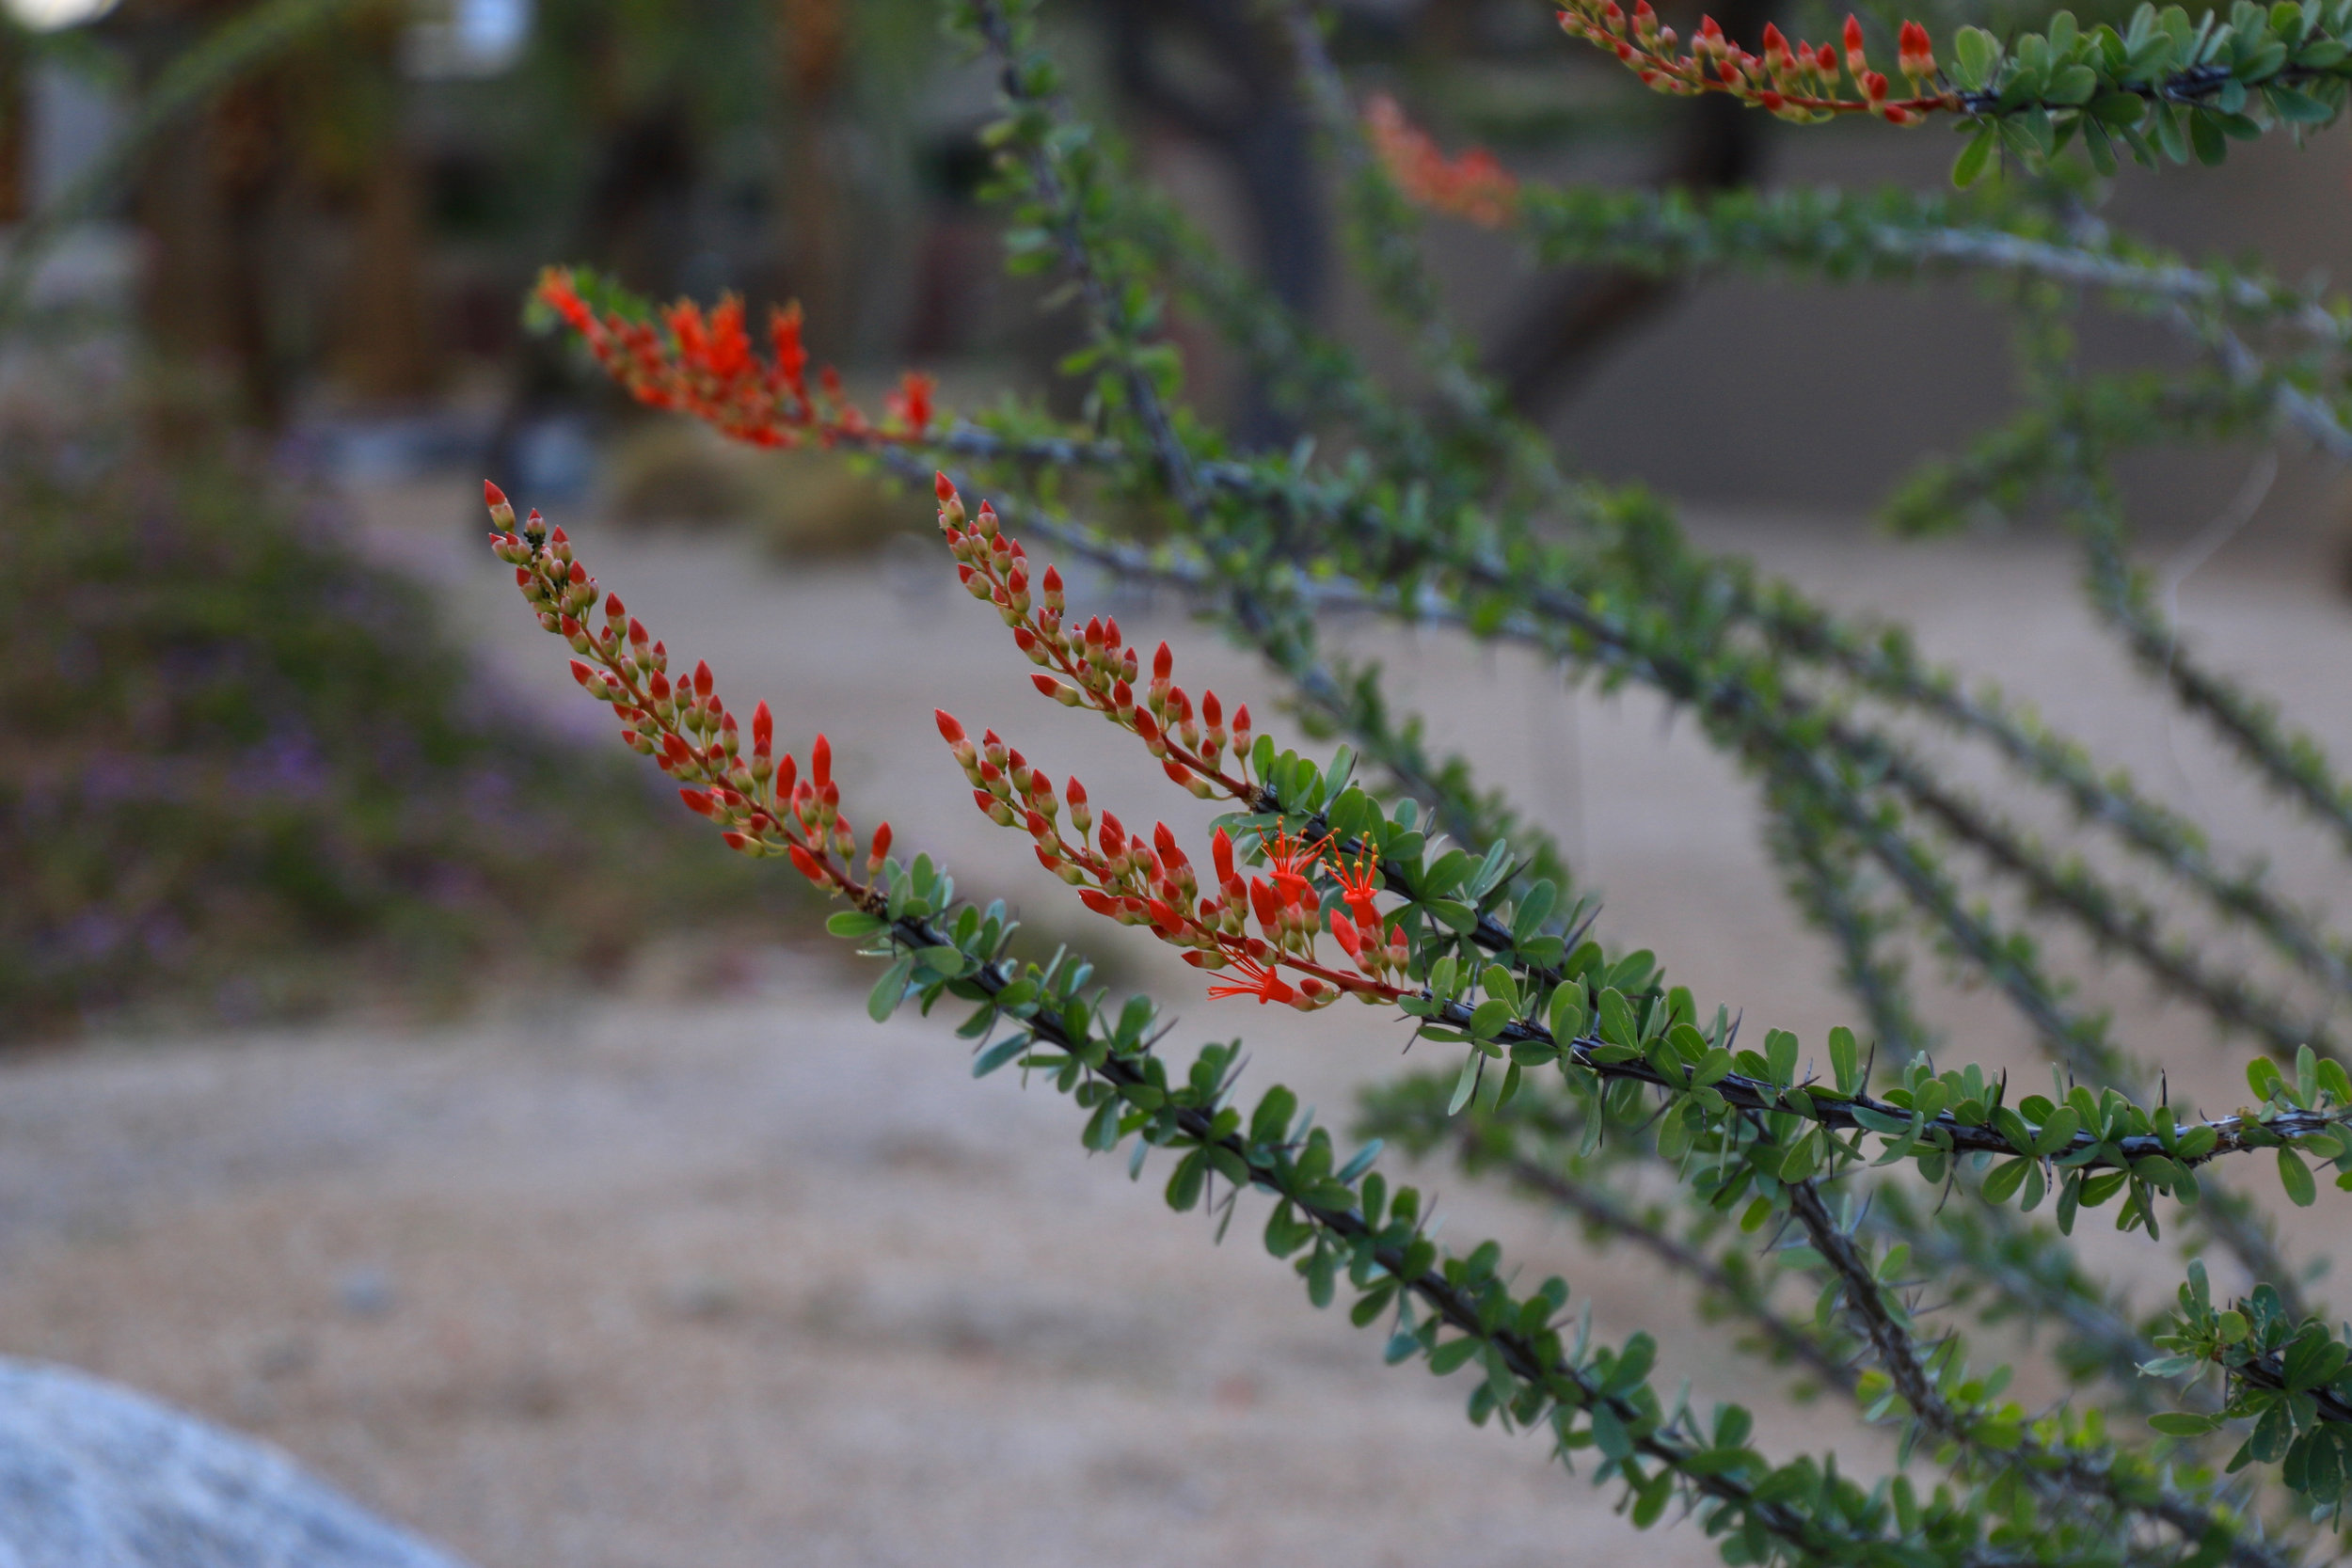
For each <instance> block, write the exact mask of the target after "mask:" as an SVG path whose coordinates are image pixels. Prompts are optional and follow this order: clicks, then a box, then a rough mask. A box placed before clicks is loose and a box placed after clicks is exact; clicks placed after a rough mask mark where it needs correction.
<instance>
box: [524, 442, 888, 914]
mask: <svg viewBox="0 0 2352 1568" xmlns="http://www.w3.org/2000/svg"><path fill="white" fill-rule="evenodd" d="M482 494H483V499H484V500H485V502H486V503H487V504H488V506H489V508H490V521H491V522H492V523H493V524H495V525H496V526H497V529H498V531H497V532H495V533H493V534H491V535H490V548H491V550H492V551H493V552H494V553H495V554H496V555H497V556H498V558H499V559H500V560H501V561H503V562H508V563H509V564H511V565H512V566H513V567H514V568H515V584H516V587H517V588H519V589H521V590H522V594H523V597H524V598H525V599H527V600H528V601H530V603H531V605H532V608H533V609H534V610H537V611H538V613H539V624H540V625H541V626H544V627H546V628H547V629H548V631H550V632H553V633H555V634H556V635H558V636H560V637H562V638H563V639H564V641H567V642H569V643H570V644H571V645H572V651H573V652H575V653H577V654H579V655H580V656H581V657H580V658H575V659H574V660H572V678H573V679H574V680H576V681H578V682H579V683H580V686H581V687H582V688H583V689H586V690H587V692H588V694H589V695H590V696H593V697H595V698H596V700H597V701H599V702H604V703H610V704H612V712H613V716H614V717H615V718H617V719H619V720H620V721H621V722H622V724H623V725H624V726H626V727H625V728H624V729H623V730H622V731H621V739H622V740H623V741H624V742H626V743H627V744H628V747H629V748H630V749H631V750H632V751H635V752H638V753H639V754H640V755H643V756H649V757H651V758H653V759H654V763H655V765H656V766H657V767H659V768H660V769H661V770H662V771H663V772H665V773H667V774H669V775H670V776H671V777H672V778H675V779H678V780H681V781H683V783H684V784H685V785H686V786H687V787H684V788H681V789H680V790H679V791H678V797H679V799H681V800H684V801H685V802H686V804H687V805H688V807H690V808H691V809H692V810H693V811H695V812H697V813H699V814H700V815H702V816H707V817H708V818H710V819H711V820H712V821H713V822H716V823H718V824H719V826H720V828H721V829H722V830H723V832H722V834H721V836H722V837H723V838H724V839H725V841H726V844H727V847H729V848H731V849H736V850H739V851H740V852H742V853H744V854H747V855H778V854H780V855H787V856H789V857H790V858H791V861H792V863H793V864H794V865H795V866H797V867H798V868H799V869H800V872H801V875H803V877H806V878H807V879H809V880H810V881H812V882H815V883H816V884H817V885H818V887H821V888H824V889H825V890H827V891H828V892H837V893H842V894H846V895H849V896H850V897H852V898H854V899H857V900H858V901H859V902H860V903H869V902H872V901H873V900H872V899H871V897H870V895H869V894H868V892H867V890H866V886H865V885H864V884H863V883H861V882H859V881H858V880H857V879H854V878H853V877H851V875H850V864H851V863H852V862H853V861H854V859H855V857H856V854H857V835H856V834H855V833H854V832H852V831H851V830H850V821H849V818H847V817H845V816H842V815H841V786H840V785H839V784H836V783H835V782H834V778H833V748H832V746H831V745H829V744H828V743H827V742H826V740H825V737H824V736H821V735H820V736H818V737H817V740H816V744H814V745H813V746H811V747H810V748H809V766H808V773H807V776H806V777H803V776H802V775H801V772H800V767H799V764H798V763H797V761H796V760H795V759H794V758H793V756H792V754H791V753H790V752H786V753H785V755H784V756H783V757H782V758H781V759H779V758H777V757H776V756H775V755H774V754H773V751H774V741H775V721H774V720H773V719H772V718H771V716H770V714H769V712H768V705H767V704H766V703H764V702H763V703H761V704H760V705H758V706H757V707H755V708H754V709H753V710H752V726H751V727H752V744H751V754H750V755H749V756H748V757H747V756H745V755H744V754H743V744H742V734H741V726H740V724H739V722H738V721H737V718H736V716H735V715H734V714H733V713H731V712H729V711H728V710H727V706H726V705H725V704H724V703H723V702H721V701H720V699H719V692H718V689H717V683H716V681H715V680H714V679H713V678H712V676H711V673H710V666H709V665H708V664H707V663H702V662H697V663H696V664H695V666H694V671H693V673H692V674H691V675H687V676H683V677H681V678H679V679H677V680H675V681H674V680H672V679H671V677H670V651H669V649H668V648H667V647H666V646H664V645H663V644H662V643H660V642H658V641H653V640H652V639H651V637H650V636H649V635H648V634H647V632H646V630H645V627H644V623H642V622H640V621H639V620H638V619H637V617H635V616H634V615H631V614H630V613H629V612H628V607H627V606H625V605H623V604H622V603H621V600H620V596H619V595H618V594H606V595H605V596H604V612H603V616H602V624H601V625H597V626H591V625H590V622H591V620H592V619H594V618H595V612H596V578H592V577H590V576H589V575H588V571H587V568H586V567H584V566H583V565H581V564H580V561H579V559H578V558H577V556H576V555H575V553H574V551H573V549H572V545H571V541H570V540H569V539H567V538H566V537H565V536H564V531H563V530H562V529H560V528H559V529H556V530H554V531H552V532H550V531H548V526H547V524H546V522H545V521H544V520H543V519H542V518H541V517H540V515H539V514H538V513H537V512H535V511H534V512H533V513H532V514H531V516H530V518H529V520H528V521H526V522H525V523H524V524H523V526H522V528H521V530H520V531H516V527H515V509H514V507H512V506H511V505H509V504H508V503H507V499H506V496H505V494H504V493H503V492H502V491H501V490H500V489H499V487H498V486H497V485H495V484H492V483H489V482H487V481H485V482H484V483H483V486H482ZM889 852H890V824H889V823H887V822H884V823H882V824H880V825H879V826H877V827H876V828H875V829H874V833H873V837H872V839H871V841H870V842H869V843H868V845H867V847H866V876H867V877H868V878H871V877H872V876H873V874H874V873H875V871H876V870H877V869H879V868H880V867H881V865H882V857H883V856H885V855H887V854H888V853H889ZM836 861H837V862H838V863H837V864H836Z"/></svg>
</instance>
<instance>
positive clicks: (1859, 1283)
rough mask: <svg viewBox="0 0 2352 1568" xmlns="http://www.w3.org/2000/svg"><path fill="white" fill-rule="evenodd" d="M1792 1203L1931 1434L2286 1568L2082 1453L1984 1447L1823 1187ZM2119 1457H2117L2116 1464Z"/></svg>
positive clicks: (2211, 1519) (2026, 1440)
mask: <svg viewBox="0 0 2352 1568" xmlns="http://www.w3.org/2000/svg"><path fill="white" fill-rule="evenodd" d="M1788 1205H1789V1212H1791V1213H1793V1214H1794V1215H1795V1216H1796V1220H1797V1223H1798V1225H1799V1226H1801V1227H1803V1228H1804V1233H1805V1239H1806V1240H1807V1241H1809V1242H1810V1243H1812V1245H1813V1250H1814V1251H1816V1252H1818V1253H1820V1255H1821V1258H1822V1259H1823V1260H1824V1261H1826V1262H1827V1263H1828V1265H1829V1267H1830V1270H1831V1272H1832V1273H1834V1274H1835V1275H1836V1276H1837V1279H1838V1282H1839V1284H1840V1286H1841V1287H1842V1288H1843V1291H1844V1295H1845V1299H1846V1307H1847V1310H1848V1312H1849V1313H1850V1314H1851V1316H1852V1317H1853V1318H1854V1320H1855V1321H1856V1322H1857V1323H1860V1324H1861V1326H1862V1330H1863V1333H1864V1334H1865V1335H1866V1336H1867V1338H1868V1339H1869V1341H1870V1346H1871V1349H1872V1351H1873V1352H1874V1353H1875V1354H1876V1356H1877V1359H1878V1362H1879V1365H1880V1366H1881V1367H1883V1368H1884V1369H1885V1370H1886V1375H1887V1376H1888V1377H1889V1378H1891V1379H1892V1380H1893V1381H1894V1385H1895V1389H1896V1391H1897V1392H1898V1393H1899V1394H1900V1395H1901V1396H1902V1398H1903V1402H1904V1403H1906V1404H1908V1405H1909V1406H1910V1407H1911V1413H1912V1416H1913V1418H1915V1419H1916V1420H1917V1421H1918V1422H1919V1423H1920V1425H1921V1426H1922V1427H1923V1428H1925V1429H1926V1430H1927V1431H1928V1432H1929V1433H1931V1434H1932V1435H1934V1436H1935V1437H1937V1438H1939V1439H1941V1440H1943V1441H1946V1442H1952V1443H1959V1444H1962V1445H1963V1446H1966V1447H1968V1448H1970V1449H1974V1450H1976V1451H1978V1452H1979V1455H1980V1456H1981V1457H1982V1458H1984V1459H1985V1460H1986V1461H1988V1462H1990V1463H1993V1464H1997V1465H2011V1466H2014V1467H2016V1468H2017V1469H2018V1470H2019V1471H2020V1472H2021V1473H2022V1474H2024V1475H2025V1476H2026V1478H2027V1479H2028V1480H2029V1481H2031V1482H2032V1483H2033V1484H2034V1486H2035V1488H2036V1489H2037V1490H2038V1491H2041V1492H2042V1494H2043V1496H2045V1497H2058V1496H2061V1495H2062V1494H2064V1493H2070V1492H2071V1493H2075V1494H2090V1495H2092V1496H2097V1497H2105V1498H2106V1499H2107V1500H2108V1501H2109V1502H2111V1503H2113V1504H2114V1505H2116V1506H2117V1507H2119V1508H2121V1509H2124V1510H2127V1511H2129V1512H2131V1513H2140V1514H2144V1515H2147V1516H2148V1517H2151V1518H2155V1519H2161V1520H2162V1521H2163V1522H2164V1523H2166V1524H2167V1525H2169V1526H2171V1527H2172V1528H2174V1529H2176V1530H2178V1531H2180V1532H2181V1534H2182V1535H2183V1536H2184V1537H2185V1538H2186V1539H2187V1540H2188V1541H2189V1542H2190V1543H2192V1544H2195V1543H2201V1542H2203V1541H2205V1540H2206V1539H2208V1538H2209V1537H2210V1536H2211V1535H2212V1534H2213V1533H2214V1532H2215V1531H2216V1530H2217V1529H2219V1530H2222V1531H2225V1532H2226V1533H2227V1535H2228V1539H2229V1542H2230V1547H2229V1555H2230V1560H2231V1561H2233V1562H2235V1563H2238V1564H2240V1565H2241V1568H2284V1563H2285V1559H2283V1558H2281V1557H2280V1556H2279V1555H2278V1554H2277V1553H2275V1552H2272V1551H2269V1550H2267V1549H2265V1547H2264V1546H2262V1545H2261V1544H2258V1543H2256V1542H2253V1541H2250V1540H2248V1539H2247V1538H2246V1537H2245V1536H2244V1535H2243V1534H2242V1533H2240V1532H2239V1530H2238V1529H2237V1528H2233V1526H2232V1525H2231V1524H2230V1523H2229V1522H2227V1521H2223V1520H2220V1519H2217V1518H2216V1517H2215V1516H2214V1514H2213V1513H2211V1512H2209V1511H2208V1510H2206V1509H2204V1508H2201V1507H2200V1506H2198V1505H2197V1504H2196V1503H2194V1502H2191V1501H2190V1500H2189V1499H2187V1498H2186V1497H2182V1496H2180V1495H2179V1494H2178V1493H2176V1492H2174V1491H2173V1490H2172V1489H2171V1488H2170V1487H2169V1486H2164V1485H2162V1484H2160V1483H2154V1482H2143V1485H2144V1486H2145V1487H2146V1488H2147V1491H2148V1492H2153V1497H2149V1496H2147V1495H2145V1494H2144V1493H2136V1492H2135V1489H2134V1488H2132V1487H2130V1486H2128V1485H2126V1484H2125V1483H2124V1482H2123V1481H2122V1480H2121V1479H2120V1478H2118V1477H2117V1476H2116V1475H2115V1474H2114V1471H2113V1469H2112V1468H2111V1467H2102V1466H2098V1465H2093V1464H2092V1462H2091V1461H2090V1459H2089V1458H2088V1457H2087V1456H2085V1455H2082V1454H2077V1453H2066V1452H2062V1451H2058V1450H2054V1449H2050V1448H2049V1447H2047V1446H2046V1445H2044V1444H2042V1442H2041V1441H2039V1440H2038V1439H2036V1438H2033V1437H2031V1436H2023V1437H2020V1438H2019V1439H2018V1441H2017V1442H2016V1444H2015V1446H2014V1447H2010V1448H2007V1449H1992V1450H1990V1451H1987V1450H1985V1449H1983V1447H1982V1445H1981V1444H1980V1443H1979V1440H1978V1438H1977V1436H1976V1433H1975V1432H1974V1430H1973V1429H1972V1427H1971V1424H1970V1423H1969V1422H1968V1421H1967V1420H1966V1419H1964V1418H1963V1417H1962V1416H1961V1413H1960V1412H1959V1411H1957V1410H1955V1409H1953V1408H1952V1406H1951V1404H1950V1402H1947V1400H1946V1399H1945V1398H1944V1395H1943V1392H1942V1390H1941V1389H1940V1388H1938V1386H1937V1385H1936V1381H1935V1379H1934V1378H1933V1377H1932V1376H1931V1374H1930V1373H1929V1371H1928V1368H1927V1365H1926V1362H1925V1360H1924V1358H1923V1357H1922V1356H1921V1355H1920V1354H1919V1350H1918V1347H1917V1345H1916V1344H1915V1343H1914V1342H1913V1339H1912V1337H1911V1332H1910V1330H1909V1329H1908V1328H1907V1327H1906V1326H1905V1325H1904V1323H1902V1321H1901V1320H1900V1319H1899V1317H1898V1315H1897V1312H1896V1310H1895V1308H1894V1307H1893V1306H1892V1304H1891V1303H1890V1302H1889V1301H1888V1300H1887V1294H1886V1289H1885V1287H1884V1286H1883V1285H1882V1284H1881V1283H1880V1282H1879V1280H1878V1277H1877V1275H1875V1274H1874V1273H1873V1272H1872V1271H1871V1268H1870V1264H1869V1262H1868V1260H1867V1259H1865V1258H1864V1257H1863V1256H1862V1253H1861V1249H1860V1248H1858V1247H1856V1246H1855V1245H1854V1242H1853V1238H1852V1237H1851V1235H1849V1234H1848V1233H1847V1231H1846V1229H1845V1228H1844V1227H1842V1226H1840V1225H1839V1224H1838V1223H1837V1222H1836V1220H1835V1219H1834V1218H1832V1217H1831V1215H1830V1212H1829V1208H1828V1205H1826V1204H1824V1203H1823V1202H1822V1201H1821V1195H1820V1189H1819V1188H1818V1187H1817V1186H1816V1185H1815V1184H1814V1183H1813V1182H1810V1181H1801V1182H1797V1183H1795V1184H1794V1185H1792V1186H1791V1187H1790V1188H1789V1189H1788ZM2120 1457H2121V1456H2120V1455H2117V1456H2113V1457H2111V1459H2110V1465H2112V1463H2113V1462H2114V1459H2115V1458H2120Z"/></svg>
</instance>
